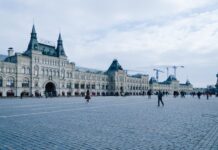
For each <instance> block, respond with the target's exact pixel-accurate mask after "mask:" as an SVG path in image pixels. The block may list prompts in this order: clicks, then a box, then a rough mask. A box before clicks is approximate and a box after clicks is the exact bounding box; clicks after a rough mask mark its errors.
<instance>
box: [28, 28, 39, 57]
mask: <svg viewBox="0 0 218 150" xmlns="http://www.w3.org/2000/svg"><path fill="white" fill-rule="evenodd" d="M31 50H38V41H37V34H36V29H35V26H34V24H33V27H32V32H31V38H30V41H29V44H28V48H27V51H26V52H28V53H29V52H30V51H31Z"/></svg>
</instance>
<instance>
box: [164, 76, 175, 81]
mask: <svg viewBox="0 0 218 150" xmlns="http://www.w3.org/2000/svg"><path fill="white" fill-rule="evenodd" d="M166 81H168V82H171V81H177V79H176V77H175V76H174V75H170V76H169V77H168V78H167V80H166Z"/></svg>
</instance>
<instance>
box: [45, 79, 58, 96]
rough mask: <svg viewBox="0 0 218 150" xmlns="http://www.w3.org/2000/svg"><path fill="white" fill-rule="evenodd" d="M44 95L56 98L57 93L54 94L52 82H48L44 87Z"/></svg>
mask: <svg viewBox="0 0 218 150" xmlns="http://www.w3.org/2000/svg"><path fill="white" fill-rule="evenodd" d="M45 95H46V96H56V95H57V93H56V87H55V84H54V83H52V82H48V83H47V84H46V85H45Z"/></svg>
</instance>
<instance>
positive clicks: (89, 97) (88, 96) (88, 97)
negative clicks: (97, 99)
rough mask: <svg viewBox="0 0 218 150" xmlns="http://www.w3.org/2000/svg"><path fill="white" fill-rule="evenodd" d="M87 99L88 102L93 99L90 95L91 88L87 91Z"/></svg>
mask: <svg viewBox="0 0 218 150" xmlns="http://www.w3.org/2000/svg"><path fill="white" fill-rule="evenodd" d="M85 99H86V102H87V103H88V102H89V100H90V99H91V96H90V92H89V90H87V91H86V96H85Z"/></svg>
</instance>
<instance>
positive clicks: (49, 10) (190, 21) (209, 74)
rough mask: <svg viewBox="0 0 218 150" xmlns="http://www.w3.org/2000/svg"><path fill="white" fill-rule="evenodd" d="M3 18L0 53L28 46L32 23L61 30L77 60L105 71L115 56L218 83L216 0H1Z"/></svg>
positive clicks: (129, 65) (40, 31)
mask: <svg viewBox="0 0 218 150" xmlns="http://www.w3.org/2000/svg"><path fill="white" fill-rule="evenodd" d="M0 19H1V22H0V43H1V44H0V53H1V54H7V49H8V47H13V48H14V50H15V51H16V52H23V51H25V50H26V48H27V45H28V42H29V38H30V31H31V28H32V24H33V22H34V24H35V27H36V31H37V35H38V39H44V40H49V41H52V42H53V43H56V41H57V38H58V34H59V32H61V33H62V39H63V42H64V48H65V52H66V54H67V56H68V59H69V60H70V61H73V62H75V63H76V65H77V66H83V67H88V68H96V69H100V70H107V68H108V67H109V65H110V64H111V62H112V60H113V59H115V58H116V59H118V61H119V63H120V64H121V65H122V66H123V68H124V69H127V70H137V71H139V72H140V73H146V74H149V76H150V77H151V76H154V75H155V72H154V71H153V70H152V68H154V67H157V66H163V65H184V66H185V68H183V69H182V68H179V69H178V71H177V78H178V80H179V81H180V82H185V81H186V80H187V79H189V80H190V82H191V83H192V84H193V85H194V86H195V87H206V86H207V85H210V84H215V83H216V73H217V72H218V1H217V0H191V1H190V0H152V1H151V0H10V1H9V0H0ZM162 70H163V71H165V73H161V74H160V81H163V80H165V79H166V69H165V68H162ZM129 73H133V72H131V71H129ZM170 73H171V74H172V73H173V70H172V69H170Z"/></svg>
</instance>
